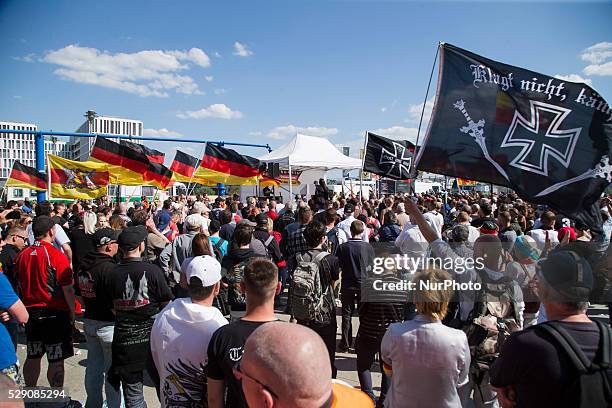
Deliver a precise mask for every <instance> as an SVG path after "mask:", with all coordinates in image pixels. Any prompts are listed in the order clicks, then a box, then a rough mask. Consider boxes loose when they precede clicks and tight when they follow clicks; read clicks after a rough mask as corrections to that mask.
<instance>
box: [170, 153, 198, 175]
mask: <svg viewBox="0 0 612 408" xmlns="http://www.w3.org/2000/svg"><path fill="white" fill-rule="evenodd" d="M199 165H200V161H199V160H198V159H196V158H195V157H193V156H190V155H188V154H187V153H183V152H181V151H180V150H177V151H176V154H175V155H174V160H173V161H172V165H171V166H170V170H172V171H173V172H174V179H175V180H176V181H183V182H187V183H189V182H190V181H193V180H192V177H193V174H194V173H195V171H196V169H197V168H198V166H199Z"/></svg>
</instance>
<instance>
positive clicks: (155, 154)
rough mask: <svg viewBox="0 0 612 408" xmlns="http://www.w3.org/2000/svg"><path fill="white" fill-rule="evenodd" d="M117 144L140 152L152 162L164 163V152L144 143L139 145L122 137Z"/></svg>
mask: <svg viewBox="0 0 612 408" xmlns="http://www.w3.org/2000/svg"><path fill="white" fill-rule="evenodd" d="M119 144H122V145H124V146H127V147H129V148H130V149H132V150H136V151H137V152H140V153H141V154H143V155H144V156H146V157H147V159H149V160H150V161H152V162H153V163H159V164H164V158H165V156H166V155H165V154H164V153H162V152H160V151H159V150H155V149H151V148H150V147H146V146H145V145H141V144H138V143H133V142H128V141H127V140H125V139H122V140H121V142H120V143H119Z"/></svg>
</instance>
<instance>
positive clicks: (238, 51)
mask: <svg viewBox="0 0 612 408" xmlns="http://www.w3.org/2000/svg"><path fill="white" fill-rule="evenodd" d="M253 54H254V53H253V51H251V50H249V49H248V48H247V46H246V44H242V43H240V42H238V41H236V42H235V43H234V55H237V56H239V57H249V56H251V55H253Z"/></svg>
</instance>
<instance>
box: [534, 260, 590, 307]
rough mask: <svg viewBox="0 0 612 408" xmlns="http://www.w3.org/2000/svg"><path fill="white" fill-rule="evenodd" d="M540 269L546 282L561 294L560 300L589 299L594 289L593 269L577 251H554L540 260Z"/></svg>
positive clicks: (575, 300)
mask: <svg viewBox="0 0 612 408" xmlns="http://www.w3.org/2000/svg"><path fill="white" fill-rule="evenodd" d="M538 269H539V271H540V275H541V277H542V278H543V279H544V280H545V281H546V283H547V284H548V285H549V286H550V287H552V288H553V289H554V290H555V291H556V292H558V293H559V294H560V295H561V299H558V300H559V301H567V302H581V301H587V300H589V294H590V293H591V290H592V289H593V271H592V270H591V266H590V265H589V263H588V262H587V260H586V259H584V258H583V257H581V256H580V255H578V254H577V253H576V252H574V251H564V250H559V251H553V252H551V253H550V255H549V256H548V257H547V258H545V259H542V260H541V261H539V262H538ZM555 300H557V299H555Z"/></svg>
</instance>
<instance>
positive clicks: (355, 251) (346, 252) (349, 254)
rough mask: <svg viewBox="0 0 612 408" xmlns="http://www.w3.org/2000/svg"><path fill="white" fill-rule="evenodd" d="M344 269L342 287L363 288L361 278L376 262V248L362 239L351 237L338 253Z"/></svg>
mask: <svg viewBox="0 0 612 408" xmlns="http://www.w3.org/2000/svg"><path fill="white" fill-rule="evenodd" d="M336 255H337V257H338V260H339V263H340V268H341V269H342V289H343V290H344V289H357V290H358V289H361V279H362V277H364V276H367V273H368V268H371V267H372V265H373V264H374V249H373V248H372V245H370V244H369V243H368V242H363V241H362V240H361V239H352V238H351V239H350V240H349V241H348V242H345V243H344V244H342V245H340V247H339V248H338V252H337V253H336Z"/></svg>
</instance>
